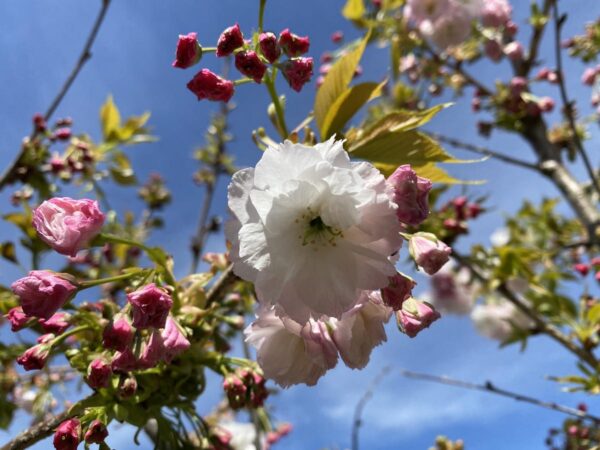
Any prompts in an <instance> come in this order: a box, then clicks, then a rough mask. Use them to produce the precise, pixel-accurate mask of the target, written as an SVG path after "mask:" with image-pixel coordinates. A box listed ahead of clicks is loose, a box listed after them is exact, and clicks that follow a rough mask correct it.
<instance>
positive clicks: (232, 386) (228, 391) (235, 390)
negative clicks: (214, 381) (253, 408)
mask: <svg viewBox="0 0 600 450" xmlns="http://www.w3.org/2000/svg"><path fill="white" fill-rule="evenodd" d="M223 390H224V391H225V395H226V396H227V401H228V403H229V406H230V407H231V409H234V410H237V409H241V408H243V407H244V406H246V392H247V388H246V385H245V384H244V382H243V381H242V380H241V379H240V378H239V377H238V376H237V375H236V374H233V373H230V374H228V375H227V376H226V377H225V379H224V380H223Z"/></svg>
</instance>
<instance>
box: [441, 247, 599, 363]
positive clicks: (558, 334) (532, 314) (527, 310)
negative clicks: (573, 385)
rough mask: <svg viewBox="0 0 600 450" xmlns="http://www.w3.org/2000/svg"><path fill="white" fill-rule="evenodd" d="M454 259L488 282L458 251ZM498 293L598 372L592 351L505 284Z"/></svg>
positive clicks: (540, 330) (502, 284)
mask: <svg viewBox="0 0 600 450" xmlns="http://www.w3.org/2000/svg"><path fill="white" fill-rule="evenodd" d="M452 257H453V258H454V259H455V260H456V261H457V262H458V263H459V264H460V265H461V266H463V267H465V268H467V269H468V270H469V271H470V272H471V274H472V275H473V277H474V278H476V279H477V280H478V281H480V282H482V283H485V282H487V278H486V277H485V276H484V275H483V274H482V273H481V272H480V271H479V270H478V269H476V268H475V267H474V266H473V265H472V264H471V263H470V262H469V261H468V259H467V258H466V257H464V256H462V255H460V254H459V253H458V252H456V251H454V250H453V251H452ZM495 290H496V292H497V293H499V294H500V295H502V297H504V298H505V299H506V300H508V301H509V302H510V303H512V304H513V305H515V306H516V307H517V309H519V311H521V312H522V313H523V314H525V315H526V316H527V317H528V318H529V319H531V321H532V322H533V323H534V324H535V326H536V329H537V330H538V331H539V332H541V333H544V334H546V335H548V336H549V337H550V338H552V339H554V340H555V341H556V342H558V343H559V344H560V345H562V346H563V347H564V348H566V349H567V350H568V351H570V352H571V353H573V354H574V355H575V356H577V357H578V358H579V360H580V361H582V362H585V363H586V364H587V365H588V366H589V367H591V368H592V369H593V370H595V371H596V370H598V360H597V359H596V357H595V356H594V354H593V353H591V352H590V351H588V350H586V349H584V348H582V347H579V346H578V345H577V344H575V343H574V342H573V341H571V340H570V339H569V338H568V337H567V336H565V334H564V333H563V332H562V331H560V330H559V329H558V328H557V327H555V326H554V325H552V324H550V323H548V322H546V320H544V318H543V317H542V316H540V315H539V314H538V312H537V311H536V310H534V309H533V308H531V306H530V305H529V303H527V302H526V301H525V300H524V299H522V298H520V297H519V296H518V295H516V294H515V293H514V292H513V291H511V290H510V289H509V288H508V286H507V285H506V284H505V283H500V284H498V286H497V287H496V289H495Z"/></svg>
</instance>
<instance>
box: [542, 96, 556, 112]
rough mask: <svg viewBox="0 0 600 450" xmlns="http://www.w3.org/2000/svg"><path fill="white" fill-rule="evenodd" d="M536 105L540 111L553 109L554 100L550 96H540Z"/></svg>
mask: <svg viewBox="0 0 600 450" xmlns="http://www.w3.org/2000/svg"><path fill="white" fill-rule="evenodd" d="M538 106H539V107H540V109H541V110H542V112H550V111H552V110H553V109H554V100H553V99H552V98H551V97H542V98H540V100H539V101H538Z"/></svg>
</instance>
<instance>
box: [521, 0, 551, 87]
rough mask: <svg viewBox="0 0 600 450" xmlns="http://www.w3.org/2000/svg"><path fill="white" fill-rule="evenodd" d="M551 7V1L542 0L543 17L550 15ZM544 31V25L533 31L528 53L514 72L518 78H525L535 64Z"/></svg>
mask: <svg viewBox="0 0 600 450" xmlns="http://www.w3.org/2000/svg"><path fill="white" fill-rule="evenodd" d="M551 5H552V0H544V5H543V6H542V14H543V15H544V16H548V15H549V14H550V6H551ZM545 29H546V25H545V24H541V25H539V26H537V27H535V28H534V29H533V33H532V35H531V40H530V41H529V51H528V52H527V59H526V60H525V61H523V64H520V65H519V67H518V68H517V71H516V72H517V73H516V74H517V75H518V76H521V77H527V75H528V74H529V72H531V69H532V68H533V66H534V65H535V63H536V59H537V55H538V51H539V48H540V44H541V42H542V38H543V37H544V30H545Z"/></svg>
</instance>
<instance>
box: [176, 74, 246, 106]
mask: <svg viewBox="0 0 600 450" xmlns="http://www.w3.org/2000/svg"><path fill="white" fill-rule="evenodd" d="M187 88H188V89H189V90H190V91H192V92H193V93H194V94H196V97H198V100H203V99H208V100H210V101H213V102H228V101H229V100H230V99H231V97H233V93H234V90H235V87H234V85H233V82H232V81H229V80H225V79H224V78H221V77H220V76H218V75H216V74H215V73H213V72H211V71H210V70H208V69H202V70H201V71H200V72H198V73H197V74H196V75H195V76H194V78H192V80H191V81H190V82H189V83H188V84H187Z"/></svg>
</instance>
